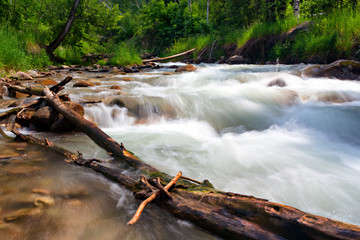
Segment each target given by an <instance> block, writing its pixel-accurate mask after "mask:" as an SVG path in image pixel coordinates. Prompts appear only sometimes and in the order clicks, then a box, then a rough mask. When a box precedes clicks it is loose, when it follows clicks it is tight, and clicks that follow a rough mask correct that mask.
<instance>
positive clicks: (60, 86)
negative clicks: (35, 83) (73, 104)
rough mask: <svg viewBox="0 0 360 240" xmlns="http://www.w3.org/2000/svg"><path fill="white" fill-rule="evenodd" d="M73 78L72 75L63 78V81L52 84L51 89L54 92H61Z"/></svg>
mask: <svg viewBox="0 0 360 240" xmlns="http://www.w3.org/2000/svg"><path fill="white" fill-rule="evenodd" d="M72 79H73V78H72V77H70V76H67V77H66V78H65V79H64V80H62V81H61V82H59V83H58V84H56V85H54V86H52V87H51V88H50V91H52V92H54V93H58V92H60V91H61V90H62V89H63V87H64V86H65V85H66V84H68V83H69V82H70V81H71V80H72Z"/></svg>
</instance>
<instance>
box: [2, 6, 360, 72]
mask: <svg viewBox="0 0 360 240" xmlns="http://www.w3.org/2000/svg"><path fill="white" fill-rule="evenodd" d="M359 2H360V1H359V0H338V1H330V0H303V1H300V3H299V1H292V0H244V1H238V0H75V1H74V0H71V1H70V0H56V1H48V0H39V1H34V0H30V1H29V0H26V1H25V0H0V21H1V23H2V24H1V27H0V68H2V69H5V70H3V74H4V71H5V72H6V71H8V70H9V69H24V68H25V69H26V68H27V69H29V68H41V67H44V66H46V65H50V64H53V62H52V61H53V60H57V61H62V62H64V63H67V64H82V65H85V64H90V63H98V64H100V65H105V64H108V65H128V64H140V63H141V58H140V57H143V58H145V57H151V56H165V55H170V54H175V53H179V52H182V51H186V50H189V49H191V48H197V51H196V52H195V53H194V54H193V56H191V58H192V59H193V60H194V59H198V60H201V61H205V60H207V61H209V62H215V61H217V60H218V59H220V58H221V57H222V56H224V55H226V54H227V53H226V52H227V51H228V50H229V46H234V45H235V46H236V47H241V46H242V45H243V44H244V43H245V42H246V41H248V40H249V39H255V38H260V37H264V36H265V37H266V36H276V35H277V34H280V33H283V32H287V31H289V30H290V29H291V28H293V27H295V26H297V25H298V24H300V23H302V22H306V21H310V23H311V24H310V27H309V29H307V30H306V31H303V32H301V33H300V34H297V35H296V36H295V37H294V38H292V39H287V40H283V41H274V43H273V44H272V45H271V47H270V48H269V49H267V51H266V53H265V54H264V56H263V57H262V59H258V61H257V62H259V63H264V62H266V61H272V62H274V61H276V60H279V59H280V61H283V62H284V63H298V62H311V61H315V62H324V63H325V62H330V61H333V60H336V59H339V58H353V59H359V58H360V48H359V41H360V39H359V36H360V29H359V27H358V26H360V14H359V11H360V8H359V6H360V4H359ZM297 5H299V7H297ZM71 16H72V17H73V18H72V19H71V20H72V21H71V22H70V24H69V20H70V18H71ZM66 25H68V26H67V27H68V30H69V32H68V33H67V34H66V36H64V39H63V41H60V42H59V44H56V46H54V41H55V40H56V39H57V37H58V36H59V34H60V33H62V31H63V30H64V28H65V27H66ZM265 40H266V41H267V40H268V39H265ZM275 40H277V39H275ZM50 45H51V46H52V49H51V51H47V50H49V46H50ZM57 45H58V46H57ZM236 47H235V48H236ZM204 49H208V51H207V57H206V59H204V57H203V58H202V59H201V58H199V55H201V54H203V52H204V51H203V50H204ZM230 49H233V47H232V48H231V47H230ZM46 52H48V54H46ZM49 52H50V56H53V57H51V59H50V58H49ZM209 55H210V57H209ZM86 56H97V58H95V62H94V59H91V61H92V62H89V59H90V58H87V57H86ZM204 56H205V54H204Z"/></svg>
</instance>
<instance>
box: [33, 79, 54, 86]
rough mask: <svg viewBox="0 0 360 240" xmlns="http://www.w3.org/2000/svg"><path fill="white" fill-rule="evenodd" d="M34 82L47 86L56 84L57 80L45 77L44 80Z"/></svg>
mask: <svg viewBox="0 0 360 240" xmlns="http://www.w3.org/2000/svg"><path fill="white" fill-rule="evenodd" d="M35 82H36V83H40V84H41V85H43V86H49V85H56V84H58V82H57V81H55V80H51V79H45V80H37V81H35Z"/></svg>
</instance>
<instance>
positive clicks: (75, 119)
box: [44, 87, 158, 173]
mask: <svg viewBox="0 0 360 240" xmlns="http://www.w3.org/2000/svg"><path fill="white" fill-rule="evenodd" d="M44 94H45V96H46V99H47V101H48V102H49V103H50V104H51V105H52V106H53V107H54V108H55V109H56V110H58V111H59V112H60V113H61V114H62V115H64V117H66V118H67V119H68V120H69V121H70V122H71V123H72V124H74V125H75V126H78V127H79V128H80V129H81V130H82V131H83V132H84V133H85V134H86V135H88V136H89V137H90V138H91V139H92V140H93V141H94V142H95V143H96V144H98V145H99V146H100V147H102V148H103V149H105V150H106V151H108V152H109V153H110V155H112V156H114V157H118V158H120V159H123V160H125V161H126V162H127V163H128V164H130V165H131V166H133V167H136V168H138V169H140V170H142V171H147V172H149V173H151V172H158V170H157V169H156V168H154V167H152V166H150V165H148V164H146V163H144V162H142V161H140V160H139V159H138V158H137V157H135V156H133V155H132V154H130V153H129V152H127V151H126V152H125V154H124V147H123V146H122V145H120V144H119V143H117V142H116V141H115V140H114V139H112V138H111V137H110V136H109V135H107V134H106V133H104V132H103V131H102V130H101V129H100V128H98V127H97V126H96V125H95V124H94V123H92V122H90V121H88V120H86V119H85V118H83V117H82V116H81V115H80V114H78V113H77V112H75V111H73V110H71V109H68V108H67V107H66V106H65V105H64V104H63V103H62V102H61V100H60V99H59V97H58V96H57V95H56V94H54V93H52V92H51V91H50V90H49V89H48V88H47V87H44Z"/></svg>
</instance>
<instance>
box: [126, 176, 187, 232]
mask: <svg viewBox="0 0 360 240" xmlns="http://www.w3.org/2000/svg"><path fill="white" fill-rule="evenodd" d="M181 175H182V172H181V171H180V172H179V173H178V174H177V175H176V176H175V177H174V178H173V179H171V181H170V182H169V183H168V184H167V185H166V186H165V187H164V190H166V191H167V190H169V189H170V188H171V186H172V185H174V184H175V183H176V181H177V180H178V179H179V178H180V177H181ZM159 195H160V191H157V192H155V193H153V194H152V195H151V196H150V197H148V198H147V199H145V200H144V201H143V202H142V203H141V204H140V206H139V208H138V209H137V210H136V213H135V214H134V216H133V218H132V219H131V220H130V221H129V222H128V223H127V224H128V225H133V224H135V223H136V222H137V221H138V220H139V218H140V215H141V213H142V212H143V211H144V208H145V207H146V205H147V204H148V203H150V202H151V201H153V200H154V199H155V198H156V197H158V196H159Z"/></svg>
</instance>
